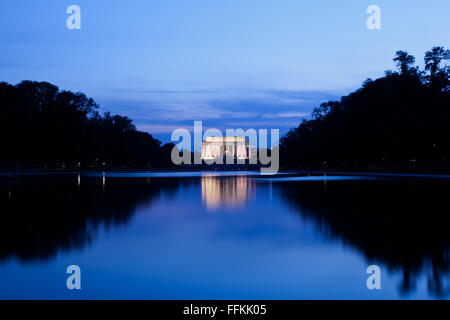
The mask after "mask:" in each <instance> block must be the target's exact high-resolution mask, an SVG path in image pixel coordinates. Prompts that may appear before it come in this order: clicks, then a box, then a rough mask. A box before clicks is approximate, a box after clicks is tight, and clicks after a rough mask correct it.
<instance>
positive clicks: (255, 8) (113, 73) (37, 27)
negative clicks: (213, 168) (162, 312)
mask: <svg viewBox="0 0 450 320" xmlns="http://www.w3.org/2000/svg"><path fill="white" fill-rule="evenodd" d="M72 4H76V5H78V6H80V7H81V10H82V29H81V30H68V29H67V28H66V19H67V17H68V15H67V14H66V8H67V7H68V6H69V5H72ZM372 4H375V5H378V6H379V7H380V8H381V23H382V29H381V30H368V29H367V27H366V19H367V17H368V15H367V14H366V9H367V7H368V6H369V5H372ZM0 8H1V10H0V40H1V48H0V49H1V50H0V81H7V82H10V83H13V84H15V83H18V82H20V81H21V80H24V79H27V80H37V81H49V82H51V83H54V84H56V85H58V86H59V87H60V89H64V90H71V91H81V92H84V93H86V94H87V95H88V96H91V97H93V98H94V99H95V100H96V101H97V102H99V103H100V104H101V106H102V111H111V112H113V113H118V114H122V115H127V116H129V117H130V118H132V119H133V120H134V122H135V124H136V125H137V127H138V128H139V129H141V130H144V131H148V132H150V133H152V134H153V135H154V136H156V137H157V138H159V139H161V140H163V141H164V142H168V141H169V140H170V133H171V132H172V130H173V129H175V128H180V127H185V128H188V129H190V128H191V127H192V125H193V122H194V120H203V124H204V127H206V128H208V127H217V128H220V129H225V128H244V129H246V128H267V129H272V128H279V129H281V132H282V133H283V132H286V131H287V130H288V129H289V128H291V127H294V126H297V125H298V123H299V122H300V121H301V119H302V118H304V117H306V116H307V115H308V114H309V113H310V112H311V111H312V109H313V108H314V107H315V106H318V105H319V104H320V103H321V102H324V101H328V100H331V99H339V97H340V96H341V95H343V94H346V93H348V92H350V91H352V90H354V89H356V88H358V87H359V86H360V84H361V83H362V81H364V80H365V79H367V78H376V77H379V76H382V75H383V72H384V70H387V69H393V68H394V65H393V62H392V58H393V56H394V53H395V51H397V50H408V51H409V52H410V53H411V54H413V55H415V56H416V58H417V62H418V64H419V65H422V63H423V55H424V53H425V51H426V50H428V49H430V48H431V47H433V46H435V45H442V46H445V47H447V48H449V47H450V43H449V42H450V41H449V40H450V19H449V18H448V13H449V12H450V1H448V0H431V1H418V0H414V1H411V0H409V1H407V0H395V1H392V0H390V1H385V0H383V1H381V0H371V1H364V0H344V1H331V0H327V1H325V0H316V1H301V0H276V1H275V0H222V1H218V0H132V1H123V0H108V1H106V0H71V1H65V0H39V1H35V0H15V1H8V2H7V1H2V3H1V5H0Z"/></svg>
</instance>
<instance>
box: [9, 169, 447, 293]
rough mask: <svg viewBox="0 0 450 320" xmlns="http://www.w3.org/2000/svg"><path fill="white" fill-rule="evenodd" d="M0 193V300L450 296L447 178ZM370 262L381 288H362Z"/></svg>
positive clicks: (259, 180)
mask: <svg viewBox="0 0 450 320" xmlns="http://www.w3.org/2000/svg"><path fill="white" fill-rule="evenodd" d="M0 191H1V194H0V195H1V198H0V199H1V200H0V209H1V211H0V218H1V220H0V299H16V298H20V299H36V298H37V299H398V298H404V299H408V298H419V299H436V298H448V297H449V294H450V281H449V279H450V263H449V262H450V261H449V248H450V197H449V196H450V180H447V179H445V178H442V179H424V178H421V177H405V176H403V177H398V178H396V177H393V176H391V177H381V176H377V177H366V176H340V175H332V176H329V175H328V176H304V175H298V174H282V175H279V176H276V177H266V176H259V175H258V174H256V173H248V172H237V173H235V172H228V173H217V172H216V173H189V174H187V173H168V174H165V173H151V174H149V173H114V174H112V173H110V174H92V173H86V174H80V175H78V174H65V175H55V174H53V175H45V174H40V175H13V176H8V175H3V176H0ZM372 264H376V265H379V266H380V267H381V271H382V280H381V285H382V289H381V290H376V291H370V290H368V289H367V286H366V280H367V277H368V275H367V274H366V268H367V267H368V266H369V265H372ZM69 265H78V266H80V268H81V272H82V290H80V291H69V290H68V289H67V288H66V279H67V277H68V275H67V274H66V268H67V266H69Z"/></svg>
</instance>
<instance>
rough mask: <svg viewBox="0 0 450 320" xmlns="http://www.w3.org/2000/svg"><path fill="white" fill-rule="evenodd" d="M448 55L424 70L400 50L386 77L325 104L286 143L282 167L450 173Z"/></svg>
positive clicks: (438, 55)
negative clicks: (394, 65)
mask: <svg viewBox="0 0 450 320" xmlns="http://www.w3.org/2000/svg"><path fill="white" fill-rule="evenodd" d="M447 59H448V50H445V49H444V48H442V47H435V48H433V49H432V50H431V51H428V52H427V53H426V55H425V65H426V67H425V71H421V70H419V68H418V67H416V66H414V61H415V58H414V57H413V56H411V55H409V54H408V53H407V52H406V51H398V52H397V53H396V56H395V58H394V62H395V63H396V65H397V66H398V69H399V71H398V72H395V71H387V72H386V74H385V76H384V77H382V78H379V79H376V80H371V79H368V80H366V81H365V82H364V83H363V85H362V87H361V88H360V89H358V90H356V91H355V92H352V93H350V94H349V95H347V96H344V97H342V98H341V99H340V101H330V102H327V103H323V104H321V105H320V107H318V108H316V109H314V111H313V113H312V114H311V118H310V119H308V120H307V119H304V120H303V121H302V122H301V124H300V125H299V127H297V128H294V129H291V130H290V131H289V132H288V133H287V134H286V135H284V136H283V137H282V139H281V144H280V152H281V153H280V157H281V159H280V160H281V163H282V165H283V166H285V167H298V166H301V167H304V168H313V169H327V168H336V169H339V168H340V169H362V168H364V169H371V168H372V169H377V168H379V169H408V170H411V169H414V170H421V169H423V170H430V169H433V170H448V169H450V162H449V161H450V131H449V130H448V123H450V90H449V75H450V72H449V68H448V67H446V66H442V64H443V62H444V61H445V60H447Z"/></svg>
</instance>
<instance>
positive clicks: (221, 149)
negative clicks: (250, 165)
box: [202, 137, 255, 160]
mask: <svg viewBox="0 0 450 320" xmlns="http://www.w3.org/2000/svg"><path fill="white" fill-rule="evenodd" d="M205 140H206V141H205V142H203V143H202V159H203V160H214V159H217V158H224V157H226V158H234V159H238V160H248V159H249V158H251V157H252V153H253V152H254V150H253V149H255V148H252V146H251V145H250V142H249V141H248V139H247V138H246V137H206V139H205Z"/></svg>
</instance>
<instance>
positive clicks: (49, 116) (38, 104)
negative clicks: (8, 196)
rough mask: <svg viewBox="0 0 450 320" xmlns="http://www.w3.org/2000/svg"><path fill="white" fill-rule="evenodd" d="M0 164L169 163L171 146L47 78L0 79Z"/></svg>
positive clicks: (98, 165)
mask: <svg viewBox="0 0 450 320" xmlns="http://www.w3.org/2000/svg"><path fill="white" fill-rule="evenodd" d="M0 105H1V111H0V114H1V117H2V120H1V123H2V124H1V127H0V142H1V156H0V157H1V158H0V166H2V167H3V168H9V169H10V168H16V169H31V168H46V169H71V168H77V167H81V168H102V167H109V168H111V167H135V168H153V167H167V166H170V164H171V161H170V152H171V150H172V148H173V145H172V144H168V145H164V146H161V142H160V141H158V140H156V139H154V138H153V137H152V136H151V135H150V134H148V133H144V132H139V131H137V130H136V127H135V126H134V125H133V123H132V121H131V119H129V118H127V117H123V116H119V115H111V114H110V113H105V114H104V115H103V116H101V115H100V114H99V113H98V111H97V109H98V105H97V104H96V103H95V101H94V100H93V99H91V98H88V97H86V95H84V94H82V93H72V92H69V91H60V90H59V89H58V87H56V86H54V85H52V84H50V83H47V82H32V81H23V82H22V83H20V84H18V85H10V84H8V83H5V82H2V83H0Z"/></svg>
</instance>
